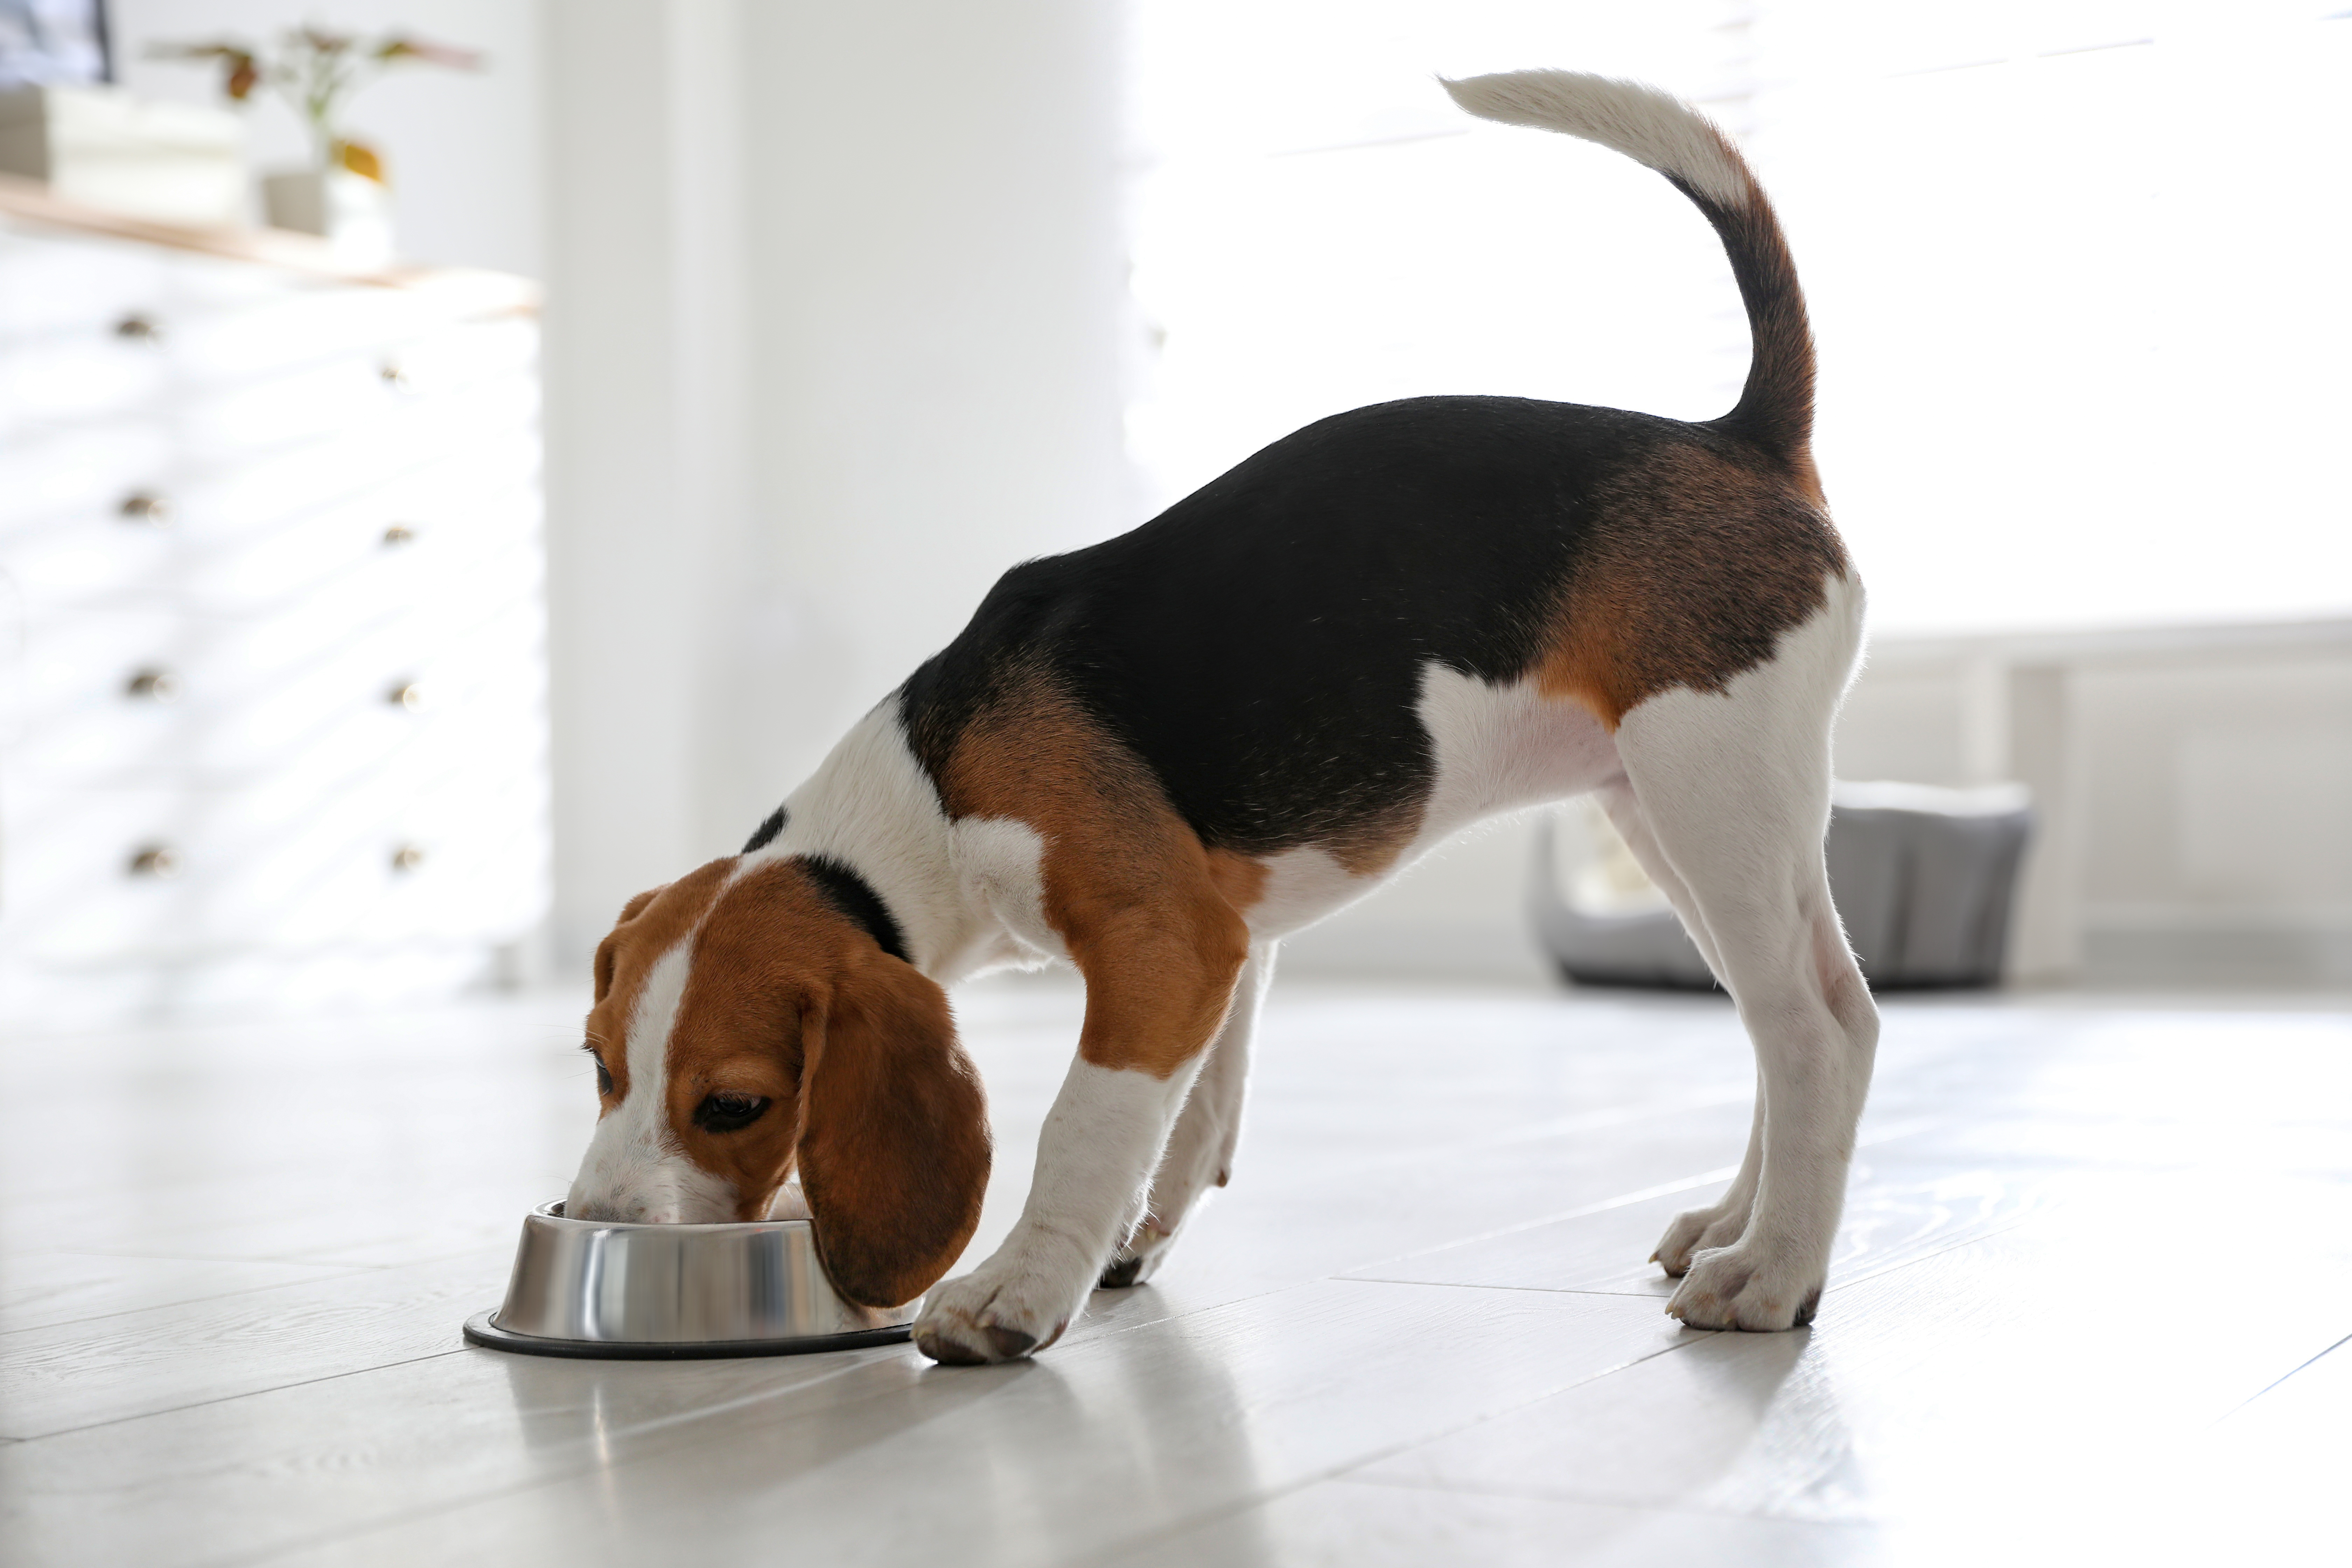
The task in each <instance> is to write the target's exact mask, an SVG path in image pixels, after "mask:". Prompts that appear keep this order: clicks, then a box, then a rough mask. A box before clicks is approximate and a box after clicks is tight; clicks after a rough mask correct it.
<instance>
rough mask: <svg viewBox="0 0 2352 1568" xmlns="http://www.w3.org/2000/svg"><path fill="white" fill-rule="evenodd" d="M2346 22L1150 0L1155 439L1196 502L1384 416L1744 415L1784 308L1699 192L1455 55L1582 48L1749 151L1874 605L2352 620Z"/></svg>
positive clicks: (1497, 63)
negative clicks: (1507, 398) (1289, 452)
mask: <svg viewBox="0 0 2352 1568" xmlns="http://www.w3.org/2000/svg"><path fill="white" fill-rule="evenodd" d="M2331 10H2333V11H2339V12H2340V11H2343V10H2345V6H2344V5H2343V4H2342V3H2341V0H2338V3H2337V4H2336V5H2332V6H2331V5H2325V4H2310V3H2288V4H2266V3H2263V0H2214V3H2207V4H2186V5H2157V4H2148V3H2147V0H2104V3H2081V0H2071V3H2070V0H2031V3H2027V0H2003V3H1996V4H1982V3H1980V4H1978V5H1969V6H1946V5H1885V4H1884V3H1883V0H1759V3H1755V4H1735V3H1714V0H1673V3H1666V4H1657V5H1641V6H1628V5H1622V4H1606V5H1603V4H1562V3H1560V0H1540V3H1538V0H1478V3H1470V4H1455V5H1444V6H1432V5H1425V4H1418V3H1405V0H1385V3H1379V4H1366V3H1350V4H1339V3H1336V0H1252V3H1250V4H1246V5H1244V4H1240V3H1238V0H1181V3H1180V0H1139V5H1138V13H1137V15H1138V26H1137V35H1136V37H1137V48H1136V80H1135V94H1134V101H1135V103H1136V124H1137V132H1138V141H1139V145H1140V147H1141V149H1142V153H1143V162H1142V166H1141V169H1140V171H1139V178H1138V182H1137V187H1136V195H1135V214H1134V244H1135V257H1136V290H1137V294H1138V297H1139V300H1141V302H1142V306H1143V309H1144V311H1145V314H1146V317H1147V320H1148V321H1149V323H1150V326H1151V327H1152V328H1153V330H1154V335H1155V338H1156V341H1157V345H1158V346H1157V351H1156V353H1154V355H1153V356H1152V360H1151V363H1150V372H1149V374H1148V375H1147V376H1146V377H1145V379H1144V383H1143V385H1142V387H1141V389H1140V393H1139V397H1138V399H1137V401H1136V403H1135V405H1134V407H1133V408H1132V410H1131V413H1130V419H1129V429H1130V442H1131V447H1132V449H1133V453H1134V456H1135V458H1136V459H1137V461H1138V463H1139V466H1140V467H1141V468H1142V469H1143V471H1144V473H1145V476H1146V478H1147V480H1148V482H1149V483H1150V486H1151V487H1152V489H1153V490H1154V497H1155V499H1156V500H1159V501H1160V502H1163V503H1164V502H1166V501H1169V500H1174V499H1176V498H1177V497H1178V496H1181V495H1182V494H1183V493H1185V492H1186V491H1189V490H1190V489H1192V488H1194V487H1195V486H1197V485H1199V484H1200V483H1202V481H1204V480H1205V479H1209V478H1211V477H1212V476H1213V475H1214V474H1216V473H1218V472H1220V471H1222V470H1223V468H1227V467H1229V466H1231V465H1232V464H1233V463H1234V462H1236V461H1239V460H1240V459H1241V458H1244V457H1246V456H1247V455H1248V454H1249V453H1250V452H1252V451H1254V450H1255V449H1256V448H1257V447H1261V446H1263V445H1265V443H1266V442H1268V441H1271V440H1274V439H1276V438H1277V437H1281V436H1283V435H1285V434H1286V433H1288V432H1289V431H1291V430H1293V429H1295V428H1297V426H1301V425H1304V424H1307V423H1308V422H1309V421H1311V420H1314V419H1316V418H1319V417H1321V416H1325V415H1328V414H1332V413H1337V412H1339V411H1340V410H1342V409H1345V408H1350V407H1355V406H1359V405H1362V404H1366V403H1373V402H1379V401H1381V400H1384V399H1387V398H1393V397H1403V396H1412V395H1420V394H1426V393H1454V392H1479V393H1498V394H1509V395H1524V396H1532V397H1547V398H1557V399H1562V400H1566V401H1571V402H1582V403H1597V404H1606V405H1618V406H1623V407H1631V408H1639V409H1644V410H1648V411H1650V412H1654V413H1658V414H1664V415H1669V416H1675V417H1678V418H1706V417H1710V416H1714V415H1717V414H1719V413H1721V412H1723V411H1724V410H1725V409H1727V408H1728V407H1729V406H1730V405H1731V402H1732V400H1733V398H1734V397H1735V396H1736V395H1737V389H1738V382H1739V380H1740V378H1741V376H1742V375H1743V374H1745V368H1746V359H1747V333H1746V327H1745V323H1744V321H1743V319H1742V318H1741V315H1740V312H1739V304H1738V295H1737V293H1736V292H1735V291H1734V289H1733V288H1732V284H1731V279H1730V276H1729V273H1728V271H1727V268H1725V267H1724V265H1723V261H1722V258H1721V252H1720V250H1719V248H1718V247H1717V244H1716V241H1715V238H1714V237H1713V235H1712V234H1711V233H1710V232H1709V231H1708V230H1707V228H1706V225H1705V223H1704V222H1703V221H1702V220H1700V218H1699V217H1698V216H1697V214H1696V212H1695V211H1694V210H1693V209H1691V208H1690V207H1689V206H1688V205H1686V204H1685V203H1684V202H1683V200H1682V198H1681V197H1680V196H1678V195H1675V192H1674V191H1673V189H1672V188H1671V187H1670V186H1668V185H1667V184H1665V183H1664V181H1661V180H1659V179H1657V178H1656V176H1654V175H1653V174H1648V173H1647V172H1646V171H1643V170H1642V169H1640V168H1637V167H1635V166H1634V165H1633V164H1632V163H1627V162H1626V161H1625V160H1623V159H1622V158H1619V157H1617V156H1616V155H1614V154H1612V153H1604V152H1601V150H1599V149H1597V148H1591V147H1587V146H1584V145H1582V144H1580V143H1574V142H1568V141H1565V140H1563V139H1560V138H1554V137H1544V136H1540V135H1537V134H1534V133H1531V132H1524V131H1516V130H1510V129H1506V128H1500V127H1493V126H1487V125H1483V124H1478V123H1475V122H1472V121H1467V120H1466V119H1465V118H1464V117H1463V116H1462V115H1460V113H1459V112H1458V111H1457V110H1454V107H1453V106H1452V104H1451V103H1450V102H1449V101H1448V100H1446V99H1445V97H1444V94H1443V92H1442V91H1441V90H1440V89H1438V88H1437V86H1436V85H1435V83H1434V82H1433V80H1431V75H1432V73H1433V72H1443V73H1444V74H1448V75H1464V74H1470V73H1474V72H1477V71H1484V70H1496V69H1508V68H1517V67H1524V66H1530V65H1559V66H1565V67H1570V68H1578V69H1591V70H1600V71H1604V72H1607V73H1609V74H1612V75H1623V76H1635V77H1640V78H1643V79H1648V80H1652V81H1655V82H1657V83H1659V84H1660V85H1662V86H1664V87H1666V88H1668V89H1671V90H1674V91H1675V92H1678V93H1681V94H1683V95H1684V96H1685V97H1688V98H1691V99H1694V100H1698V101H1700V102H1701V103H1702V104H1703V105H1705V106H1706V107H1707V108H1708V109H1709V110H1711V111H1712V112H1714V113H1716V114H1717V116H1718V117H1719V118H1721V119H1723V120H1724V121H1726V122H1727V124H1729V125H1730V126H1731V127H1732V129H1733V130H1734V131H1735V132H1738V133H1739V134H1740V135H1741V137H1742V139H1743V142H1745V143H1746V144H1747V145H1748V148H1749V150H1750V153H1751V154H1752V156H1753V157H1754V158H1755V160H1756V162H1757V163H1758V165H1759V168H1760V170H1761V171H1762V173H1763V174H1764V177H1765V180H1766V183H1767V184H1768V186H1769V188H1770V189H1771V191H1772V193H1773V195H1774V196H1775V197H1776V199H1777V200H1778V202H1779V203H1780V208H1781V212H1782V215H1783V216H1784V218H1785V220H1786V222H1787V225H1788V227H1789V229H1790V237H1791V239H1792V242H1793V245H1794V247H1795V251H1796V255H1797V259H1798V264H1799V267H1800V268H1801V272H1802V274H1803V277H1804V279H1805V282H1806V286H1807V290H1808V293H1809V294H1810V296H1811V300H1812V304H1813V310H1814V315H1815V321H1816V324H1817V327H1818V331H1819V335H1820V339H1821V345H1822V416H1821V425H1820V432H1819V438H1818V447H1819V455H1820V458H1821V463H1822V472H1823V476H1824V479H1825V480H1826V483H1827V485H1828V487H1829V491H1830V499H1831V502H1832V507H1833V509H1834V510H1835V512H1836V515H1837V517H1838V521H1839V523H1840V526H1841V527H1842V528H1843V530H1844V531H1845V533H1846V536H1847V538H1848V540H1849V541H1850V542H1851V543H1852V544H1853V549H1854V551H1855V553H1856V555H1857V556H1858V557H1859V559H1860V562H1861V564H1862V568H1863V572H1864V576H1865V578H1866V580H1867V581H1868V583H1869V584H1870V587H1871V593H1872V598H1873V605H1874V623H1875V625H1876V626H1877V627H1878V629H1880V630H1881V631H1898V632H1899V631H1982V630H1998V629H2009V628H2025V627H2069V626H2103V625H2120V624H2152V623H2153V624H2161V623H2168V622H2170V623H2179V622H2189V621H2212V620H2235V619H2252V618H2271V617H2295V616H2322V615H2330V614H2343V613H2346V612H2347V611H2352V526H2347V525H2352V516H2347V512H2352V500H2347V497H2352V487H2347V485H2346V483H2345V482H2344V479H2343V476H2342V458H2341V453H2342V451H2343V449H2344V447H2345V445H2346V437H2345V434H2344V433H2345V432H2346V431H2347V429H2352V374H2347V366H2352V290H2347V289H2345V288H2344V286H2343V279H2345V278H2346V277H2347V276H2352V256H2347V249H2352V245H2347V241H2348V240H2352V217H2347V196H2346V191H2347V182H2346V179H2345V171H2346V169H2347V166H2352V114H2347V113H2346V112H2345V107H2346V94H2345V87H2344V84H2345V83H2346V82H2347V81H2352V17H2336V18H2334V19H2330V18H2329V16H2328V13H2329V12H2330V11H2331Z"/></svg>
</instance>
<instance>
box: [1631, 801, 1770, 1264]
mask: <svg viewBox="0 0 2352 1568" xmlns="http://www.w3.org/2000/svg"><path fill="white" fill-rule="evenodd" d="M1597 798H1598V799H1599V800H1600V802H1601V807H1602V809H1603V810H1605V811H1607V812H1608V814H1609V820H1610V822H1611V823H1612V825H1613V826H1615V827H1616V829H1617V834H1618V837H1621V838H1622V839H1624V840H1625V847H1627V848H1628V849H1631V850H1632V851H1633V858H1634V859H1635V860H1636V861H1638V862H1639V863H1640V864H1641V867H1642V869H1643V871H1645V872H1647V873H1648V874H1649V878H1650V880H1651V881H1653V882H1654V883H1656V884H1657V887H1658V890H1659V891H1660V892H1663V893H1664V894H1665V895H1666V901H1667V902H1668V903H1670V904H1672V905H1674V907H1675V913H1676V914H1678V915H1680V916H1681V917H1682V921H1683V929H1684V930H1685V931H1689V932H1690V935H1691V941H1692V942H1695V943H1696V944H1697V947H1698V951H1699V956H1700V957H1702V958H1704V959H1706V966H1707V968H1708V969H1709V970H1710V971H1712V972H1713V973H1714V974H1715V977H1716V978H1717V980H1721V979H1722V978H1723V961H1722V960H1721V959H1720V958H1719V957H1718V956H1717V953H1716V951H1715V941H1714V939H1713V938H1712V937H1710V936H1708V935H1707V931H1706V922H1704V921H1701V920H1700V919H1699V914H1698V905H1697V903H1696V901H1695V900H1693V899H1692V897H1691V890H1690V887H1689V885H1688V884H1687V883H1685V881H1684V880H1683V879H1682V874H1681V873H1680V872H1678V871H1676V870H1675V868H1674V866H1673V864H1672V863H1671V862H1669V861H1668V860H1667V859H1666V858H1665V855H1664V851H1662V850H1661V849H1659V847H1658V839H1657V835H1656V834H1654V833H1653V832H1652V831H1651V830H1650V822H1649V818H1647V817H1645V816H1643V815H1642V803H1641V802H1640V801H1639V800H1637V799H1635V798H1634V795H1633V786H1632V785H1631V784H1625V783H1622V782H1620V783H1618V784H1611V785H1609V786H1607V787H1606V788H1604V789H1602V790H1601V791H1600V792H1599V794H1598V796H1597ZM1763 1168H1764V1076H1763V1074H1762V1073H1761V1072H1759V1073H1758V1074H1757V1077H1756V1114H1755V1117H1754V1119H1753V1120H1752V1121H1750V1122H1749V1123H1748V1152H1747V1153H1746V1154H1744V1155H1742V1156H1741V1157H1740V1161H1739V1173H1738V1174H1737V1175H1735V1176H1733V1177H1732V1178H1731V1185H1730V1186H1728V1187H1727V1188H1725V1189H1724V1193H1723V1196H1721V1197H1720V1198H1718V1199H1717V1200H1716V1201H1715V1202H1714V1203H1711V1204H1709V1205H1706V1207H1705V1208H1696V1209H1685V1210H1684V1211H1683V1212H1682V1213H1681V1214H1678V1215H1675V1222H1674V1224H1672V1225H1670V1226H1667V1227H1666V1234H1665V1236H1664V1237H1662V1238H1661V1239H1660V1240H1659V1242H1658V1249H1657V1250H1656V1251H1655V1252H1654V1253H1652V1254H1651V1255H1650V1261H1651V1262H1653V1263H1656V1264H1659V1265H1662V1266H1663V1267H1664V1268H1665V1271H1666V1272H1667V1273H1668V1274H1671V1275H1673V1276H1674V1277H1675V1278H1676V1279H1680V1278H1681V1277H1682V1276H1683V1275H1684V1274H1685V1273H1687V1272H1689V1270H1690V1260H1691V1255H1692V1254H1693V1253H1695V1252H1699V1251H1702V1250H1704V1249H1706V1248H1707V1247H1728V1246H1730V1245H1731V1244H1732V1243H1733V1242H1735V1241H1738V1239H1739V1236H1740V1233H1741V1232H1742V1231H1744V1230H1746V1229H1747V1228H1748V1214H1749V1212H1750V1211H1751V1210H1753V1209H1754V1207H1755V1205H1756V1181H1757V1178H1758V1176H1759V1174H1761V1173H1762V1171H1763Z"/></svg>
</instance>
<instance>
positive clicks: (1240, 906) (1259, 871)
mask: <svg viewBox="0 0 2352 1568" xmlns="http://www.w3.org/2000/svg"><path fill="white" fill-rule="evenodd" d="M1270 874H1271V873H1269V872H1268V871H1267V870H1266V867H1265V861H1263V860H1259V859H1256V858H1253V857H1251V856H1247V855H1243V854H1238V853H1236V852H1235V851H1234V850H1231V849H1212V850H1210V851H1209V880H1210V882H1211V883H1212V884H1213V886H1214V887H1215V888H1216V889H1217V894H1218V896H1219V897H1220V898H1222V899H1223V900H1225V902H1227V903H1228V904H1231V905H1232V906H1233V907H1234V913H1236V914H1242V915H1246V914H1248V913H1249V912H1250V910H1254V909H1255V908H1256V907H1257V901H1258V900H1260V899H1263V898H1265V879H1266V878H1267V877H1268V876H1269V875H1270Z"/></svg>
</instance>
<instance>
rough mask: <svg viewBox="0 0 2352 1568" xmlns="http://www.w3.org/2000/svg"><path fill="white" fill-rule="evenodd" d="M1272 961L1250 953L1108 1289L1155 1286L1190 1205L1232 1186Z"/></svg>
mask: <svg viewBox="0 0 2352 1568" xmlns="http://www.w3.org/2000/svg"><path fill="white" fill-rule="evenodd" d="M1274 954H1275V944H1274V943H1273V942H1258V943H1255V944H1254V945H1253V946H1252V947H1251V948H1250V956H1249V962H1248V963H1246V964H1244V965H1243V967H1242V974H1241V979H1240V980H1239V981H1237V982H1236V983H1235V984H1234V1005H1233V1011H1232V1012H1231V1013H1229V1014H1227V1015H1226V1016H1225V1026H1224V1029H1223V1031H1222V1032H1221V1033H1220V1034H1219V1035H1218V1036H1217V1039H1216V1043H1215V1044H1214V1045H1213V1046H1211V1047H1209V1059H1208V1060H1207V1061H1206V1062H1204V1063H1202V1067H1201V1076H1200V1077H1199V1078H1197V1079H1194V1080H1193V1082H1192V1096H1191V1098H1190V1099H1188V1100H1185V1101H1184V1109H1183V1110H1182V1111H1181V1113H1180V1114H1179V1115H1178V1116H1177V1118H1176V1131H1173V1132H1171V1133H1170V1134H1169V1135H1168V1147H1167V1150H1166V1151H1165V1152H1162V1153H1161V1155H1160V1169H1159V1170H1158V1171H1157V1172H1156V1173H1154V1174H1153V1175H1152V1178H1151V1196H1150V1200H1149V1202H1148V1204H1147V1205H1146V1206H1145V1208H1144V1212H1143V1220H1142V1223H1141V1224H1139V1225H1138V1226H1136V1228H1135V1234H1134V1235H1133V1236H1131V1237H1129V1238H1128V1240H1127V1244H1126V1245H1125V1246H1123V1247H1120V1248H1119V1250H1118V1257H1116V1258H1112V1259H1111V1262H1110V1267H1109V1268H1106V1269H1104V1270H1103V1276H1102V1284H1103V1286H1104V1287H1105V1288H1106V1289H1118V1288H1120V1287H1122V1286H1127V1285H1139V1284H1141V1283H1142V1282H1143V1281H1145V1280H1146V1279H1150V1278H1151V1276H1152V1275H1153V1273H1155V1272H1156V1271H1157V1270H1158V1269H1159V1268H1160V1263H1161V1261H1162V1260H1163V1259H1165V1258H1167V1256H1168V1249H1169V1248H1170V1247H1172V1246H1174V1245H1175V1243H1176V1237H1177V1235H1178V1233H1179V1232H1180V1231H1181V1228H1182V1226H1183V1224H1184V1220H1185V1216H1186V1215H1190V1214H1191V1213H1192V1205H1195V1204H1197V1203H1199V1202H1200V1201H1201V1195H1202V1194H1203V1193H1205V1192H1207V1191H1208V1190H1209V1189H1210V1188H1211V1187H1222V1186H1223V1185H1224V1184H1225V1183H1226V1182H1227V1181H1228V1180H1229V1179H1231V1177H1232V1175H1233V1170H1234V1148H1235V1146H1236V1145H1237V1144H1238V1143H1239V1142H1241V1135H1242V1101H1243V1100H1244V1094H1245V1091H1246V1090H1247V1089H1248V1086H1249V1067H1250V1040H1251V1036H1252V1035H1253V1034H1254V1033H1255V1030H1256V1027H1257V1013H1258V1006H1259V1005H1260V1004H1261V1003H1262V1002H1264V1001H1265V988H1266V985H1267V984H1268V983H1269V982H1270V981H1272V980H1273V978H1274Z"/></svg>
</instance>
